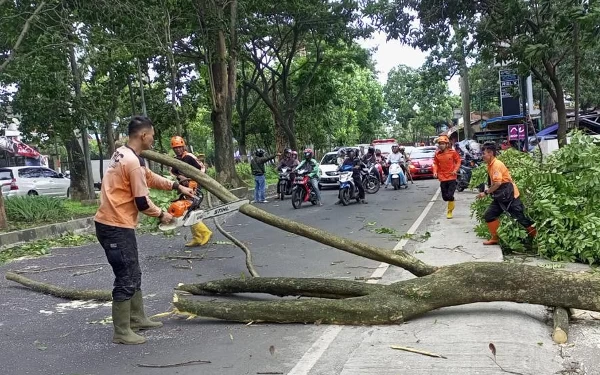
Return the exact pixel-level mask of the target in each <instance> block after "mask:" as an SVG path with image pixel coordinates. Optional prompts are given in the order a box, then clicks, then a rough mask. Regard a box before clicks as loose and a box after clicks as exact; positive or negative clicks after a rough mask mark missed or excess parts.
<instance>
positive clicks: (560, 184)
mask: <svg viewBox="0 0 600 375" xmlns="http://www.w3.org/2000/svg"><path fill="white" fill-rule="evenodd" d="M599 153H600V145H599V144H598V143H596V142H595V141H594V139H593V138H591V137H589V136H586V135H583V134H582V133H573V134H572V135H571V143H570V144H569V145H567V146H565V147H563V148H561V149H560V150H558V151H556V152H554V153H553V154H552V155H550V156H548V157H547V158H546V159H545V160H544V161H543V162H542V164H539V162H538V161H537V159H536V158H532V157H531V156H530V155H529V154H525V153H521V152H519V151H516V150H512V149H511V150H508V151H505V152H503V153H502V154H501V155H500V156H499V158H498V159H499V160H501V161H502V162H504V164H505V165H506V166H507V167H508V169H509V170H510V172H511V176H512V178H513V180H514V181H515V183H516V184H517V186H518V188H519V191H520V193H521V200H522V201H523V203H524V204H525V207H526V213H527V215H528V216H529V217H531V219H533V220H534V221H535V222H536V227H537V230H538V236H537V238H536V240H535V243H536V244H537V253H538V254H539V255H541V256H544V257H547V258H549V259H551V260H553V261H569V262H572V261H581V262H586V263H589V264H593V263H599V262H600V243H599V242H598V241H597V238H598V237H599V236H600V214H599V213H598V205H599V204H600V166H598V164H597V155H598V154H599ZM485 180H486V172H485V166H480V167H479V168H477V169H475V170H474V172H473V177H472V182H471V183H472V185H473V186H476V185H477V184H479V183H481V182H484V181H485ZM488 203H489V200H481V201H476V202H474V203H473V204H472V205H471V211H472V213H473V214H474V215H475V217H476V218H477V219H478V221H479V222H480V223H481V224H480V225H478V226H477V227H476V229H475V230H476V233H477V234H478V235H481V236H485V235H486V234H487V229H486V228H485V223H483V213H484V212H485V209H486V208H487V205H488ZM498 235H499V237H500V240H501V243H502V246H503V247H504V248H505V249H507V250H513V251H524V250H526V246H524V244H523V242H522V241H523V239H524V238H526V237H527V236H526V233H525V230H524V229H523V228H522V227H520V226H519V225H518V224H517V223H516V221H514V220H513V219H512V218H510V217H508V216H507V215H503V216H502V218H501V226H500V230H499V231H498Z"/></svg>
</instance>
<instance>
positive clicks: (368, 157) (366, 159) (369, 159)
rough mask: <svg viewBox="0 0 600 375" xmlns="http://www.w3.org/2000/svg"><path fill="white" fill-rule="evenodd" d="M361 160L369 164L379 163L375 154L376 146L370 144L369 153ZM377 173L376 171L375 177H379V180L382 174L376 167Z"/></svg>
mask: <svg viewBox="0 0 600 375" xmlns="http://www.w3.org/2000/svg"><path fill="white" fill-rule="evenodd" d="M361 162H363V163H364V164H365V165H367V166H369V165H371V164H376V163H377V156H375V147H373V146H369V148H368V150H367V153H366V154H364V155H363V157H362V158H361ZM375 173H376V176H375V177H377V179H378V180H379V181H381V176H380V173H379V169H378V168H375Z"/></svg>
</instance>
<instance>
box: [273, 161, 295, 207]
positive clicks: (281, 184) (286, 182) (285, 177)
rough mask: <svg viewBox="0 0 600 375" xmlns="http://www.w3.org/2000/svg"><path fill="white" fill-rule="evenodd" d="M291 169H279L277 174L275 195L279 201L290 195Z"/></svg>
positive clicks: (291, 183)
mask: <svg viewBox="0 0 600 375" xmlns="http://www.w3.org/2000/svg"><path fill="white" fill-rule="evenodd" d="M291 172H292V169H291V168H289V167H283V168H281V171H280V172H279V181H278V182H277V194H278V195H279V199H280V200H283V198H284V197H285V196H286V195H292V187H293V182H292V179H291V177H292V176H291Z"/></svg>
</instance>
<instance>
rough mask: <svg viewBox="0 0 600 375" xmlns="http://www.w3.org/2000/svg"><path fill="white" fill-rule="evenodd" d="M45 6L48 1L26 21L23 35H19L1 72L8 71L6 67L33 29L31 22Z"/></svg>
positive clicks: (0, 68) (1, 66) (22, 31)
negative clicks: (31, 28)
mask: <svg viewBox="0 0 600 375" xmlns="http://www.w3.org/2000/svg"><path fill="white" fill-rule="evenodd" d="M1 5H2V3H0V6H1ZM45 5H46V1H42V2H41V3H40V4H39V5H38V6H37V8H35V10H34V11H33V13H32V14H31V16H29V18H27V20H26V21H25V25H23V29H21V33H20V34H19V37H18V38H17V41H16V42H15V45H14V46H13V48H12V49H11V51H10V54H9V55H8V57H7V58H6V60H4V62H3V63H2V65H0V72H2V71H3V70H4V69H6V66H8V64H9V63H10V62H11V61H12V60H14V58H15V55H16V53H17V50H18V49H19V47H20V46H21V43H23V39H25V35H27V32H28V31H29V28H30V27H31V22H32V21H33V19H34V18H35V17H36V16H37V15H38V14H39V13H40V11H41V10H42V8H43V7H44V6H45Z"/></svg>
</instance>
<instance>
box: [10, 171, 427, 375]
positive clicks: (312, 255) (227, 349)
mask: <svg viewBox="0 0 600 375" xmlns="http://www.w3.org/2000/svg"><path fill="white" fill-rule="evenodd" d="M437 186H438V183H437V181H433V180H424V181H416V182H415V184H414V185H411V187H410V188H409V189H408V190H400V191H393V190H389V189H388V190H384V189H381V191H380V192H379V193H377V194H375V195H368V196H367V199H368V201H369V204H367V205H359V204H353V205H350V206H348V207H343V206H336V205H334V202H335V200H336V194H337V191H336V190H329V191H324V192H323V201H324V202H325V205H324V206H323V207H313V206H310V205H309V206H306V207H302V208H301V209H299V210H294V209H293V208H292V205H291V202H290V200H289V198H288V199H287V200H286V201H284V202H279V201H274V200H271V201H270V202H269V203H267V204H264V205H261V206H260V207H262V208H264V209H266V210H268V211H270V212H272V213H274V214H277V215H280V216H283V217H287V218H290V219H293V220H297V221H300V222H303V223H306V224H309V225H312V226H315V227H317V228H320V229H324V230H327V231H329V232H331V233H334V234H337V235H339V236H342V237H347V238H351V239H355V240H360V241H364V242H367V243H369V244H373V245H377V246H382V247H386V248H390V249H391V248H393V247H394V246H395V245H396V243H397V241H398V240H397V238H396V239H394V238H391V236H390V235H389V234H377V233H375V232H374V229H375V228H382V227H385V228H391V229H394V230H396V231H397V232H398V233H399V234H402V233H404V232H406V230H408V228H409V227H410V226H411V225H412V223H413V222H414V221H415V220H416V219H417V217H418V216H419V215H420V214H421V212H422V211H423V208H424V207H425V206H426V205H427V203H428V202H429V200H430V199H431V197H432V196H433V194H434V192H435V190H436V189H437ZM369 224H370V225H369ZM209 226H210V223H209ZM224 226H225V228H226V229H227V230H229V231H231V232H232V233H233V234H234V235H235V236H236V237H237V238H238V239H240V240H242V241H244V242H245V243H246V244H248V245H249V247H250V248H251V249H252V251H253V255H254V258H255V259H254V263H255V266H256V268H257V270H258V272H259V273H260V274H261V276H291V277H329V278H344V279H348V280H354V279H355V278H357V277H362V278H367V277H369V276H370V275H371V274H372V273H373V271H374V269H375V268H376V267H377V266H378V263H377V262H374V261H371V260H367V259H363V258H359V257H357V256H354V255H352V254H347V253H345V252H342V251H340V250H337V249H333V248H330V247H328V246H324V245H321V244H319V243H317V242H313V241H311V240H307V239H305V238H302V237H298V236H296V235H291V234H289V233H287V232H284V231H281V230H279V229H276V228H272V227H269V226H267V225H265V224H262V223H260V222H258V221H255V220H254V219H251V218H248V217H246V216H244V215H242V214H239V213H238V214H235V216H233V217H232V218H230V219H229V220H228V222H227V223H226V224H225V225H224ZM186 235H187V236H189V231H188V230H187V229H185V230H183V231H182V233H181V234H180V235H178V236H175V237H170V238H166V237H164V236H162V235H142V236H140V237H139V239H138V245H139V249H140V259H141V264H142V271H143V292H144V296H145V301H146V302H145V304H146V311H147V313H149V315H150V314H156V313H160V312H165V311H168V310H170V308H171V304H170V301H171V300H172V296H173V287H175V286H176V285H177V284H178V283H194V282H204V281H208V280H214V279H220V278H225V277H239V276H240V275H241V274H246V275H247V272H246V269H245V265H244V256H243V254H242V252H241V251H240V250H239V249H238V248H236V247H235V246H233V245H231V244H226V243H222V242H223V241H226V240H225V238H224V237H222V236H221V235H220V234H219V233H218V232H215V236H214V237H213V239H212V240H211V243H210V245H208V246H205V247H203V248H196V250H193V251H192V252H191V253H190V252H189V249H186V248H185V247H184V246H183V244H184V243H185V242H186V238H185V237H186ZM219 241H221V243H218V242H219ZM201 254H206V258H205V259H204V260H201V261H197V260H193V261H192V263H189V262H188V261H186V260H169V259H165V256H166V255H201ZM105 262H106V260H105V257H104V252H103V250H102V248H101V247H100V246H99V245H98V244H93V245H89V246H83V247H80V248H76V249H55V250H53V251H52V255H51V256H47V257H43V258H37V259H29V260H21V261H16V262H12V263H10V264H6V265H4V266H2V267H0V271H1V272H6V271H8V270H17V269H25V268H27V267H34V266H41V267H44V268H51V267H60V266H66V265H81V264H90V263H105ZM190 266H191V269H190V268H189V267H190ZM94 268H95V267H91V268H90V267H88V268H86V269H88V270H89V269H94ZM77 271H80V269H61V270H55V271H50V272H43V273H30V274H26V276H29V277H32V278H34V279H36V280H39V281H42V282H47V283H52V284H56V285H61V286H69V287H73V288H94V289H110V288H111V285H112V274H111V271H110V268H109V267H108V266H104V267H103V268H102V269H101V270H99V271H97V272H94V273H88V274H84V275H74V274H75V273H76V272H77ZM0 295H1V296H2V298H1V299H0V338H1V339H0V363H1V365H0V374H15V375H18V374H53V375H54V374H56V375H58V374H94V375H101V374H102V375H104V374H106V375H109V374H110V375H114V374H235V375H239V374H258V373H282V374H286V373H287V372H288V371H289V370H290V369H291V368H292V367H294V365H295V364H296V363H297V362H298V361H299V359H300V358H301V357H302V356H303V354H304V353H305V352H306V351H307V350H308V348H310V347H311V345H312V343H313V342H314V341H315V340H316V339H317V338H318V337H319V336H320V335H321V333H322V332H323V331H324V330H325V329H326V326H319V325H312V324H311V325H301V324H287V325H277V324H253V325H250V326H247V325H244V324H238V323H231V322H222V321H218V320H214V319H205V318H196V319H193V320H185V319H182V318H170V319H164V320H163V321H164V323H165V326H164V327H163V328H161V329H158V330H154V331H146V332H144V335H145V336H146V337H147V339H148V342H147V343H146V344H144V345H136V346H125V345H115V344H112V342H111V337H112V325H111V324H102V320H103V319H106V318H107V317H109V316H110V304H104V305H98V304H90V303H81V302H71V301H65V300H61V299H58V298H54V297H51V296H46V295H40V294H37V293H35V292H32V291H29V290H28V289H26V288H22V287H20V286H18V285H17V284H15V283H12V282H8V281H6V280H4V279H2V280H0ZM245 297H248V296H245ZM231 298H235V297H231ZM251 298H265V296H252V297H251ZM271 346H272V347H273V348H274V349H275V350H274V352H273V354H271V351H270V350H269V348H270V347H271ZM194 360H206V361H210V362H211V363H209V364H200V365H190V366H179V367H172V368H147V367H139V366H138V364H151V365H166V364H176V363H183V362H188V361H194Z"/></svg>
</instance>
